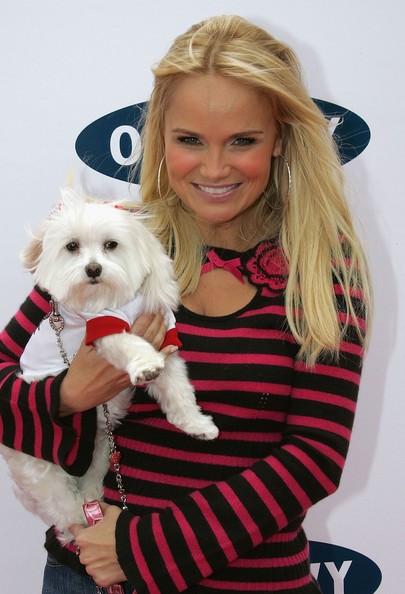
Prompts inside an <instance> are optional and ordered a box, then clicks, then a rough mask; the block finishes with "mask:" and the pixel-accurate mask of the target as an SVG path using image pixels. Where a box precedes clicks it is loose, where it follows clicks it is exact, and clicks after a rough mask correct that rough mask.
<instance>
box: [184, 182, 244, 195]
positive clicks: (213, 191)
mask: <svg viewBox="0 0 405 594" xmlns="http://www.w3.org/2000/svg"><path fill="white" fill-rule="evenodd" d="M193 185H194V186H195V187H196V188H197V189H198V190H200V191H202V192H205V193H206V194H210V196H223V195H225V194H227V193H228V192H232V191H233V190H235V189H236V188H238V187H239V186H240V184H231V185H229V186H203V185H202V184H193Z"/></svg>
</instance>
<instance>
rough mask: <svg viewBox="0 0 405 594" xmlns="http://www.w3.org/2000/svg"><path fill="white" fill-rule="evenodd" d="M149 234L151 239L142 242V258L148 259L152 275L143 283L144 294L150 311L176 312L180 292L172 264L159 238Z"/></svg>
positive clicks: (146, 238)
mask: <svg viewBox="0 0 405 594" xmlns="http://www.w3.org/2000/svg"><path fill="white" fill-rule="evenodd" d="M132 216H136V215H132ZM147 233H148V235H150V236H151V237H149V238H148V237H145V240H144V241H142V248H143V249H144V254H143V256H142V257H144V258H146V261H147V266H148V268H149V270H150V273H149V274H148V275H147V277H146V279H145V281H144V283H143V286H142V293H143V295H144V296H145V300H146V303H147V304H148V308H149V309H150V311H159V310H165V309H167V308H169V309H172V310H176V309H177V307H178V305H179V291H178V286H177V283H176V281H175V278H174V272H173V267H172V263H171V261H170V258H169V257H168V256H167V255H166V254H165V252H164V250H163V248H162V245H161V244H160V242H159V240H158V239H157V237H156V236H155V235H153V234H152V233H151V232H150V231H147Z"/></svg>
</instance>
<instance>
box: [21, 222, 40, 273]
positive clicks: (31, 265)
mask: <svg viewBox="0 0 405 594" xmlns="http://www.w3.org/2000/svg"><path fill="white" fill-rule="evenodd" d="M29 233H30V236H31V240H30V242H29V243H28V245H26V247H25V248H24V249H23V250H22V251H21V252H20V261H21V262H22V264H23V266H25V268H28V270H29V271H30V272H32V273H34V272H35V270H36V268H37V266H38V262H39V260H40V258H41V254H42V242H43V238H44V235H45V225H44V224H43V225H42V226H41V227H40V229H38V230H37V231H36V232H35V234H34V233H32V232H29Z"/></svg>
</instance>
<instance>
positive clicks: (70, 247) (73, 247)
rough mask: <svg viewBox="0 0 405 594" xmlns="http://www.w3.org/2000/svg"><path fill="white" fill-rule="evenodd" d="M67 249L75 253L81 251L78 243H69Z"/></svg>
mask: <svg viewBox="0 0 405 594" xmlns="http://www.w3.org/2000/svg"><path fill="white" fill-rule="evenodd" d="M65 248H66V249H67V251H68V252H75V251H76V250H78V249H79V244H78V243H77V241H69V243H67V244H66V245H65Z"/></svg>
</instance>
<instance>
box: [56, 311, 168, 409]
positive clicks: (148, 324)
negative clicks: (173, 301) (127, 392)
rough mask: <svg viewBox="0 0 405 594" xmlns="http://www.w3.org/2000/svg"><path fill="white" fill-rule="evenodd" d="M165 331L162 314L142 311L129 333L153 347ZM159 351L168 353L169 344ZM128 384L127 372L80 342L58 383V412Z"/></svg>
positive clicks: (95, 401)
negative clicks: (67, 368) (59, 383)
mask: <svg viewBox="0 0 405 594" xmlns="http://www.w3.org/2000/svg"><path fill="white" fill-rule="evenodd" d="M166 332H167V326H166V323H165V319H164V316H163V315H162V314H149V313H145V314H142V315H141V316H139V317H138V318H137V319H136V320H135V322H134V324H133V326H132V328H131V333H133V334H136V335H138V336H141V337H142V338H144V339H145V340H147V341H148V342H149V343H150V344H151V345H152V346H153V347H154V348H155V349H157V350H159V348H160V345H161V344H162V342H163V340H164V337H165V335H166ZM162 352H163V354H169V353H171V352H173V348H172V347H170V346H169V347H166V348H165V349H164V350H163V351H162ZM129 387H131V382H130V379H129V376H128V375H127V373H125V372H124V371H122V370H119V369H117V368H116V367H114V366H113V365H110V364H109V363H108V362H107V361H106V359H104V357H102V356H101V355H99V354H98V353H97V351H96V350H95V349H94V347H88V346H86V345H85V344H84V343H83V344H82V345H81V347H80V349H79V350H78V352H77V354H76V356H75V358H74V359H73V361H72V364H71V366H70V367H69V370H68V372H67V374H66V376H65V377H64V379H63V381H62V383H61V388H60V409H59V412H60V415H61V416H66V415H68V414H72V413H74V412H82V411H85V410H89V409H91V408H94V407H95V406H98V405H100V404H102V403H103V402H107V401H108V400H110V399H111V398H113V397H114V396H115V395H116V394H118V393H119V392H121V391H122V390H124V389H126V388H129Z"/></svg>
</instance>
